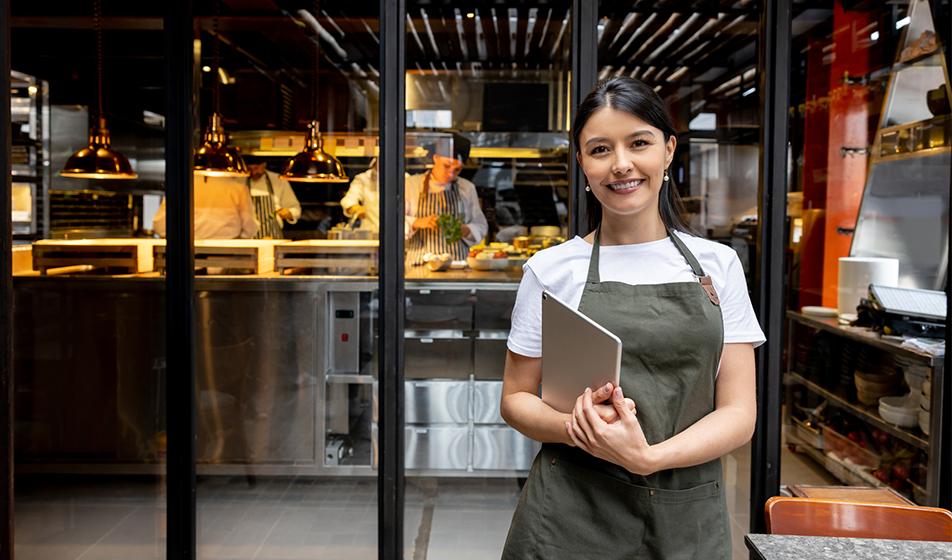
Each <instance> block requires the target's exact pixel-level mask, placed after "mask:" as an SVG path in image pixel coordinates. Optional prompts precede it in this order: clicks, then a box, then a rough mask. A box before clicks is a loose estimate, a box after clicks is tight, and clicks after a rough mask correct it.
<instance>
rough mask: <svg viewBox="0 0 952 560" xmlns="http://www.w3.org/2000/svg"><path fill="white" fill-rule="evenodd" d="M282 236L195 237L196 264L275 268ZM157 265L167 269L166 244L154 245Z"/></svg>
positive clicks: (230, 269) (219, 268)
mask: <svg viewBox="0 0 952 560" xmlns="http://www.w3.org/2000/svg"><path fill="white" fill-rule="evenodd" d="M282 243H287V241H284V240H281V239H200V240H197V241H195V245H194V254H195V268H196V269H198V268H204V269H206V270H208V271H210V272H216V273H217V272H221V273H227V274H237V273H244V274H265V273H268V272H273V271H274V247H275V246H276V245H279V244H282ZM155 268H156V270H165V245H156V247H155Z"/></svg>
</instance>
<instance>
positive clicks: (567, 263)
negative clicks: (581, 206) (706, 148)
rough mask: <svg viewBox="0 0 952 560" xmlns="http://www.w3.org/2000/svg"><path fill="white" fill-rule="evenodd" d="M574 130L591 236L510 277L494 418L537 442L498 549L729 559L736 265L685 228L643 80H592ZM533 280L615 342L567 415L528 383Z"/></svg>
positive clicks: (665, 121)
mask: <svg viewBox="0 0 952 560" xmlns="http://www.w3.org/2000/svg"><path fill="white" fill-rule="evenodd" d="M573 130H574V131H575V140H576V147H577V152H576V157H577V158H578V162H579V164H580V166H581V167H582V170H583V171H584V173H585V177H586V179H587V183H588V186H587V190H588V192H589V198H590V201H591V202H595V203H596V204H595V205H593V206H596V205H597V206H596V207H598V208H599V209H600V211H599V212H597V216H596V218H597V219H598V222H597V223H596V224H595V226H596V229H595V231H594V232H593V233H592V234H589V235H588V236H587V237H586V238H584V239H583V238H580V237H576V238H575V239H573V240H571V241H569V242H567V243H564V244H562V245H560V246H557V247H554V248H552V249H547V250H545V251H542V252H540V253H537V254H536V255H535V256H533V257H532V258H531V259H530V260H529V262H528V263H526V267H525V275H524V276H523V279H522V283H521V284H520V286H519V294H518V296H517V300H516V305H515V308H514V309H513V312H512V329H511V331H510V336H509V355H508V359H507V363H506V370H505V377H504V386H503V396H502V405H501V406H502V415H503V417H504V418H505V419H506V420H507V421H508V422H509V424H510V425H512V426H513V427H514V428H516V429H517V430H519V431H521V432H522V433H524V434H525V435H527V436H528V437H531V438H533V439H535V440H537V441H540V442H542V443H543V445H542V451H541V452H540V453H539V455H538V456H537V457H536V460H535V462H534V464H533V466H532V470H531V471H530V473H529V478H528V480H527V482H526V485H525V489H524V491H523V493H522V495H521V496H520V499H519V505H518V507H517V509H516V512H515V514H514V515H513V520H512V526H511V528H510V532H509V538H508V540H507V542H506V549H505V551H504V553H503V558H507V559H509V558H511V559H517V558H518V559H524V558H552V557H565V556H567V555H571V557H573V558H599V559H610V558H633V557H638V558H652V559H661V558H697V559H700V558H705V559H707V558H720V559H725V558H728V557H730V555H731V536H730V529H729V519H728V513H727V508H726V500H725V492H724V490H723V489H722V486H723V474H722V471H721V468H722V467H721V460H720V459H721V457H722V456H723V455H725V454H727V453H730V452H731V451H733V450H735V449H737V448H738V447H740V446H742V445H744V444H745V443H746V442H747V441H748V440H749V439H750V437H751V434H752V433H753V429H754V422H755V417H756V407H755V398H754V395H755V388H754V353H753V347H754V346H755V345H758V344H760V343H762V342H763V341H764V336H763V333H762V332H761V330H760V328H759V326H758V324H757V320H756V317H755V316H754V313H753V308H752V307H751V303H750V299H749V297H748V295H747V290H746V283H745V281H744V276H743V270H742V268H741V266H740V263H739V261H738V257H737V255H736V253H734V251H733V250H732V249H731V248H730V247H726V246H723V245H721V244H718V243H715V242H712V241H708V240H705V239H701V238H699V237H695V236H693V235H691V234H689V233H686V230H687V227H686V226H685V224H684V221H683V220H682V219H681V217H680V213H679V211H678V197H677V193H676V191H675V190H674V187H673V186H672V185H671V180H670V176H669V173H668V171H667V169H668V167H669V166H670V164H671V160H672V158H673V157H674V149H675V145H676V139H675V137H674V133H673V127H672V126H671V121H670V118H668V116H667V115H666V114H665V111H664V106H663V104H662V102H661V99H660V98H658V96H657V95H656V94H655V93H654V92H653V91H652V90H651V89H649V88H648V87H647V86H646V85H644V84H643V83H642V82H639V81H637V80H634V79H631V78H614V79H611V80H609V81H607V82H604V83H602V84H601V85H599V86H598V87H596V89H595V90H594V91H593V92H592V93H590V94H589V95H588V97H586V98H585V100H584V101H583V102H582V105H581V107H580V109H579V111H578V114H577V117H576V120H575V123H574V126H573ZM603 245H604V246H603ZM601 256H604V259H603V260H602V259H601ZM603 279H604V281H603ZM543 289H545V290H548V291H549V292H550V293H553V294H555V295H556V297H559V298H560V299H562V301H566V302H570V303H571V304H577V305H578V309H579V311H580V312H582V313H584V314H585V315H587V316H588V317H590V318H591V319H592V320H594V321H596V322H597V323H599V324H600V325H602V326H603V327H605V328H606V329H608V330H609V331H611V332H612V333H613V334H615V335H616V336H618V337H619V338H620V339H621V340H622V344H623V352H622V366H621V375H620V379H619V383H618V386H617V387H615V386H612V384H610V383H609V384H607V385H605V386H603V387H591V388H588V389H586V390H585V392H584V393H582V394H581V395H579V396H578V398H577V400H576V404H575V408H574V410H573V411H572V412H571V413H562V412H559V411H557V410H555V409H553V408H551V407H549V406H548V405H547V404H545V403H544V402H543V401H542V400H541V399H540V398H539V396H538V391H537V390H538V387H539V384H540V382H541V383H542V390H543V392H544V391H545V386H546V385H545V378H544V372H543V359H542V353H543V352H542V350H543V348H542V345H541V343H540V339H541V312H540V309H539V308H540V307H541V302H540V295H541V292H542V290H543ZM626 395H627V397H629V398H630V399H633V400H634V402H635V403H636V405H637V408H636V409H633V408H632V406H631V404H630V401H629V400H627V399H626ZM635 410H637V412H635Z"/></svg>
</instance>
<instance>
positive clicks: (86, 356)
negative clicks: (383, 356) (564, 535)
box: [14, 270, 534, 476]
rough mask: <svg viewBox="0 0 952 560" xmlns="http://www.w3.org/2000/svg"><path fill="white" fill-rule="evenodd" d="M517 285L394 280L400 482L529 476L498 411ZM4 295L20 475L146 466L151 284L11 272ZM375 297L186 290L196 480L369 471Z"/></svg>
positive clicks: (156, 289)
mask: <svg viewBox="0 0 952 560" xmlns="http://www.w3.org/2000/svg"><path fill="white" fill-rule="evenodd" d="M420 272H424V271H422V270H421V271H420ZM517 282H518V279H517V278H514V273H512V272H509V271H506V272H499V273H494V272H485V273H475V274H473V273H468V274H460V273H459V272H456V271H450V272H448V273H431V272H429V271H426V272H425V273H424V274H411V275H409V277H408V280H407V285H406V292H407V324H406V327H407V332H406V348H407V352H406V364H405V365H406V368H405V369H406V377H407V399H408V409H407V418H406V421H407V434H406V435H407V446H408V449H407V450H408V453H407V456H408V464H407V468H408V469H409V470H408V472H409V474H422V473H430V474H442V475H447V476H473V475H476V476H502V475H505V476H511V475H512V474H513V473H514V472H516V471H522V470H525V469H527V468H528V466H529V462H530V461H531V459H532V456H533V455H534V446H533V444H532V443H531V442H529V441H528V440H525V438H523V437H522V436H520V435H519V434H517V433H516V432H514V431H513V430H511V429H510V428H508V427H506V426H505V425H504V424H502V422H501V418H500V417H499V413H498V402H499V394H500V393H501V378H502V367H503V364H504V360H505V338H506V334H507V333H508V328H509V316H508V312H509V310H511V307H512V302H513V301H514V298H515V289H516V287H517ZM14 287H15V305H16V308H15V314H16V316H15V321H16V325H17V329H16V333H15V335H14V348H15V352H14V355H15V374H16V378H17V387H18V391H17V407H16V411H17V436H18V437H17V457H18V461H19V465H18V468H21V469H23V470H24V471H29V470H42V471H50V470H54V471H55V470H72V469H79V470H81V471H83V472H156V471H158V470H161V467H160V462H161V457H162V454H163V452H164V449H163V445H164V444H163V439H164V438H163V429H164V425H165V419H164V417H163V413H162V411H164V409H165V404H164V403H165V395H164V387H165V376H166V375H169V374H171V373H170V372H167V371H166V369H165V332H164V305H165V303H164V289H165V282H164V278H162V277H160V276H159V275H157V274H144V275H129V276H118V277H117V276H109V277H107V276H98V277H97V276H35V275H22V276H17V277H16V278H15V280H14ZM376 289H377V281H376V278H367V277H303V276H279V275H273V276H268V277H260V276H228V277H211V276H208V277H204V276H202V277H197V278H196V298H197V301H196V321H197V324H198V327H199V328H198V329H197V337H198V340H197V344H198V346H197V383H198V419H199V446H198V454H199V458H200V462H201V464H200V466H199V470H200V472H204V473H249V472H253V473H259V474H322V475H323V474H342V475H362V474H364V475H372V474H373V473H375V471H374V470H373V464H374V463H375V457H374V456H373V453H374V449H375V448H376V445H375V437H374V436H375V433H376V417H375V411H374V408H375V388H376V385H375V377H376V371H377V370H376V356H375V354H376V352H375V348H376V340H375V338H376V337H375V333H376V308H377V302H376V301H375V299H376V296H375V293H376ZM339 310H345V311H346V310H353V311H354V312H355V313H354V315H353V319H352V320H350V322H348V320H346V319H340V317H347V316H348V315H346V314H337V315H335V313H336V312H337V311H339ZM335 317H336V318H335ZM342 325H343V326H342ZM342 328H343V329H346V331H347V332H346V334H347V335H348V337H349V338H348V337H345V338H348V340H349V342H352V344H350V345H347V344H344V345H341V344H339V343H338V341H339V340H340V339H341V336H340V335H341V334H344V333H343V332H342V331H341V329H342ZM342 364H344V365H342ZM347 364H350V365H347ZM345 366H346V367H345ZM447 395H451V396H453V398H452V399H450V398H449V397H448V396H447ZM410 405H412V406H410ZM447 438H448V439H447Z"/></svg>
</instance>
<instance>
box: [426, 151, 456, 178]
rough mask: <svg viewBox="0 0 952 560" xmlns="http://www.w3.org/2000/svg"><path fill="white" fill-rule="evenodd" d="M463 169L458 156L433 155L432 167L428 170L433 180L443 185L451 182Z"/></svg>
mask: <svg viewBox="0 0 952 560" xmlns="http://www.w3.org/2000/svg"><path fill="white" fill-rule="evenodd" d="M462 170H463V161H462V160H460V159H458V158H452V157H446V156H441V155H438V154H434V155H433V169H432V170H431V171H430V173H431V175H432V177H433V180H434V181H436V182H437V183H439V184H441V185H443V184H446V183H452V182H453V181H455V180H456V178H457V177H459V172H460V171H462Z"/></svg>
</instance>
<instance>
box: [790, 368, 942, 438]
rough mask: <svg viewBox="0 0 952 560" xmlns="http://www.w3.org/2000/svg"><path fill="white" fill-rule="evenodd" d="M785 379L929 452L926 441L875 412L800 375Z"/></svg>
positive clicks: (791, 373)
mask: <svg viewBox="0 0 952 560" xmlns="http://www.w3.org/2000/svg"><path fill="white" fill-rule="evenodd" d="M787 379H789V380H792V381H795V382H797V383H800V384H801V385H804V386H805V387H806V388H807V389H809V390H810V391H812V392H814V393H816V394H817V395H820V396H821V397H823V398H825V399H827V400H828V401H829V402H830V404H831V405H833V406H835V407H836V408H838V409H840V410H843V411H845V412H848V413H850V414H851V415H853V416H855V417H857V418H859V419H860V420H863V421H865V422H867V423H869V424H871V425H872V426H875V427H876V428H879V429H880V430H882V431H884V432H886V433H887V434H889V435H891V436H893V437H896V438H899V439H901V440H902V441H904V442H906V443H908V444H909V445H913V446H915V447H917V448H919V449H921V450H923V451H925V452H926V453H928V452H929V441H928V440H926V439H923V438H922V437H920V436H918V435H916V434H915V433H913V432H910V431H909V430H905V429H903V428H900V427H898V426H894V425H892V424H890V423H888V422H886V421H885V420H883V419H882V418H880V416H879V414H877V413H876V412H875V410H873V409H866V408H863V407H861V406H859V405H857V404H855V403H851V402H849V401H848V400H846V399H844V398H843V397H841V396H839V395H837V394H835V393H833V392H831V391H829V390H827V389H825V388H823V387H821V386H820V385H818V384H816V383H814V382H813V381H810V380H809V379H807V378H805V377H803V376H802V375H800V374H798V373H796V372H792V371H790V372H787Z"/></svg>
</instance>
